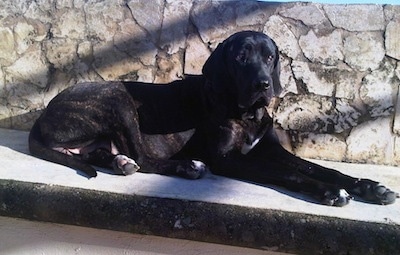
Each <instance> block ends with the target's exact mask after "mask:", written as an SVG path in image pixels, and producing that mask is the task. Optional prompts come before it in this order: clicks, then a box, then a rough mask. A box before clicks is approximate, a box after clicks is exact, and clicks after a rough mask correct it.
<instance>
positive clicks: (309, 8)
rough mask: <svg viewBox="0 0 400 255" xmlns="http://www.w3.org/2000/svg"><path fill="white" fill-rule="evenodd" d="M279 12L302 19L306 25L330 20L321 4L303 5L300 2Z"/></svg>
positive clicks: (285, 15) (320, 23)
mask: <svg viewBox="0 0 400 255" xmlns="http://www.w3.org/2000/svg"><path fill="white" fill-rule="evenodd" d="M279 14H280V15H282V16H284V17H288V18H291V19H296V20H300V21H301V22H303V23H304V24H305V25H306V26H312V27H313V26H319V25H322V24H325V23H327V22H329V21H328V19H327V18H326V17H325V14H324V10H323V9H322V6H321V5H319V4H308V5H303V4H302V3H298V4H296V5H294V6H293V7H291V8H287V9H284V10H282V11H280V12H279Z"/></svg>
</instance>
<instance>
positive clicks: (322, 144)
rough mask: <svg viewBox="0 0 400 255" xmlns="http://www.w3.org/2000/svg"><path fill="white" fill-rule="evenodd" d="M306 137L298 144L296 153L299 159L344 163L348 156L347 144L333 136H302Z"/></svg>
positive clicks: (310, 134)
mask: <svg viewBox="0 0 400 255" xmlns="http://www.w3.org/2000/svg"><path fill="white" fill-rule="evenodd" d="M300 136H302V137H304V138H303V139H302V140H301V143H298V144H296V145H295V146H294V147H295V149H294V153H295V154H296V155H297V156H299V157H305V158H314V159H323V160H332V161H339V162H340V161H343V160H344V159H345V156H346V147H347V145H346V142H345V141H343V140H342V139H339V138H338V137H337V136H335V135H331V134H313V133H308V134H300Z"/></svg>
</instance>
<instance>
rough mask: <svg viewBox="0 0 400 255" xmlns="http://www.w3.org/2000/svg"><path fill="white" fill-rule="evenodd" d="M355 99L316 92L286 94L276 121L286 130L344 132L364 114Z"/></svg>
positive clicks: (278, 110) (278, 109) (279, 107)
mask: <svg viewBox="0 0 400 255" xmlns="http://www.w3.org/2000/svg"><path fill="white" fill-rule="evenodd" d="M350 102H351V101H348V100H345V99H336V100H335V99H333V98H329V97H322V96H317V95H313V94H309V95H298V96H289V95H287V96H285V97H284V98H283V99H282V101H281V103H280V104H279V106H278V108H277V110H276V114H275V122H276V123H277V124H278V125H279V126H280V127H281V128H282V129H284V130H294V131H300V132H314V133H340V132H343V131H344V130H347V129H349V128H351V127H353V126H356V125H357V124H358V122H359V118H360V116H361V114H360V113H359V112H358V111H357V109H355V108H354V107H353V106H352V105H351V103H350Z"/></svg>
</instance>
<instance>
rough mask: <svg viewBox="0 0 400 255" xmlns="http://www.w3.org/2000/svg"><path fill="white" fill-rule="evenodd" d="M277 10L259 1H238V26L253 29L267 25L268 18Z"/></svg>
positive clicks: (236, 7) (236, 6)
mask: <svg viewBox="0 0 400 255" xmlns="http://www.w3.org/2000/svg"><path fill="white" fill-rule="evenodd" d="M274 10H275V7H274V6H271V5H269V4H268V3H260V2H259V1H237V2H236V3H235V11H236V17H237V18H236V25H237V26H239V27H249V26H251V27H253V26H254V25H256V24H257V25H260V24H265V22H266V21H267V19H268V17H269V16H271V13H273V12H274Z"/></svg>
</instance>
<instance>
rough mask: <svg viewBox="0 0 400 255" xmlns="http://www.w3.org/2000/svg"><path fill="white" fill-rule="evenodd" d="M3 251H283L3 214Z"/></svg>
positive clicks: (137, 254)
mask: <svg viewBox="0 0 400 255" xmlns="http://www.w3.org/2000/svg"><path fill="white" fill-rule="evenodd" d="M0 229H1V231H0V255H25V254H27V255H28V254H29V255H35V254H53V255H54V254H77V255H86V254H88V255H93V254H96V255H109V254H112V255H130V254H132V255H163V254H165V255H167V254H171V255H202V254H204V255H205V254H207V255H243V254H246V255H283V253H279V252H272V251H261V250H255V249H249V248H242V247H233V246H227V245H219V244H211V243H202V242H195V241H189V240H178V239H171V238H163V237H157V236H149V235H137V234H130V233H123V232H117V231H110V230H98V229H91V228H85V227H77V226H68V225H62V224H53V223H43V222H32V221H27V220H21V219H14V218H8V217H0Z"/></svg>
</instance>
